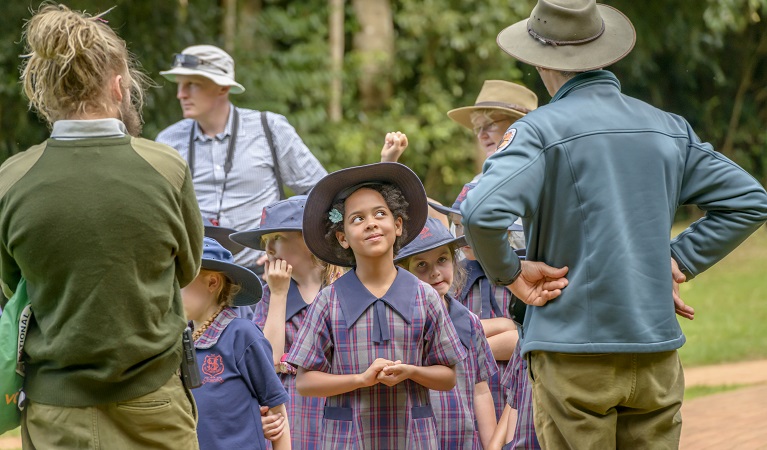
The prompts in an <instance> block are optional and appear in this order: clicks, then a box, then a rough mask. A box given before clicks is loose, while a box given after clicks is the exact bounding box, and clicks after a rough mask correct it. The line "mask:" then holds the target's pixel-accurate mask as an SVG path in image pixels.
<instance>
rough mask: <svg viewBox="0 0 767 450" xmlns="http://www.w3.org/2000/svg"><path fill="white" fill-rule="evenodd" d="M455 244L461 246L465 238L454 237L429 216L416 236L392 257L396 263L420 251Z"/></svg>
mask: <svg viewBox="0 0 767 450" xmlns="http://www.w3.org/2000/svg"><path fill="white" fill-rule="evenodd" d="M450 244H456V246H457V247H463V246H465V245H466V238H465V237H463V236H460V237H455V236H453V235H452V234H451V233H450V230H448V229H447V228H445V225H443V224H442V222H440V221H439V220H437V219H435V218H433V217H429V218H428V219H426V224H425V225H424V227H423V229H422V230H421V232H420V233H419V234H418V237H416V238H415V239H413V240H412V241H411V242H410V243H409V244H407V245H406V246H404V247H402V249H400V251H399V253H397V256H396V257H395V258H394V262H395V263H398V262H400V261H402V260H404V259H406V258H409V257H411V256H413V255H418V254H420V253H425V252H428V251H430V250H434V249H435V248H439V247H442V246H443V245H450Z"/></svg>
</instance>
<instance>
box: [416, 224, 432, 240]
mask: <svg viewBox="0 0 767 450" xmlns="http://www.w3.org/2000/svg"><path fill="white" fill-rule="evenodd" d="M429 237H431V231H429V227H423V230H421V233H419V234H418V238H419V239H421V240H424V239H426V238H429Z"/></svg>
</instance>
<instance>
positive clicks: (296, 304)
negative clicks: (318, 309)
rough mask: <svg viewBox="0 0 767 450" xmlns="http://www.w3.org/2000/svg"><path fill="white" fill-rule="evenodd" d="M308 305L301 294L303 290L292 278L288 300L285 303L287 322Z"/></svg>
mask: <svg viewBox="0 0 767 450" xmlns="http://www.w3.org/2000/svg"><path fill="white" fill-rule="evenodd" d="M308 306H309V305H308V304H307V303H306V302H305V301H304V298H303V297H302V296H301V291H299V290H298V285H297V284H296V282H295V281H293V280H292V279H291V280H290V288H289V289H288V300H287V303H286V304H285V322H287V321H289V320H290V319H292V318H293V316H295V315H296V314H298V313H300V312H301V311H302V310H303V309H304V308H306V307H308Z"/></svg>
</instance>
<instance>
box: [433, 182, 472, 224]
mask: <svg viewBox="0 0 767 450" xmlns="http://www.w3.org/2000/svg"><path fill="white" fill-rule="evenodd" d="M476 186H477V183H473V182H469V183H466V184H464V185H463V188H461V192H460V193H459V194H458V197H456V198H455V201H454V202H453V205H452V206H445V205H440V204H437V203H434V202H429V206H431V207H432V208H434V209H435V210H437V211H439V212H441V213H442V214H444V215H446V216H448V215H450V214H457V215H459V216H460V215H461V209H460V208H461V203H463V201H464V200H466V195H467V194H468V193H469V191H470V190H472V189H474V188H475V187H476Z"/></svg>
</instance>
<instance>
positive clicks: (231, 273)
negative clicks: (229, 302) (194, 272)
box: [202, 258, 264, 306]
mask: <svg viewBox="0 0 767 450" xmlns="http://www.w3.org/2000/svg"><path fill="white" fill-rule="evenodd" d="M202 268H203V269H208V270H215V271H217V272H223V273H225V274H226V276H227V277H229V278H230V279H231V280H232V281H234V282H235V283H237V284H239V285H240V288H241V289H240V292H238V293H237V295H236V296H235V297H234V301H233V305H234V306H248V305H255V304H256V303H258V302H259V301H260V300H261V296H262V295H263V292H264V291H263V288H262V287H261V281H259V279H258V275H256V274H255V273H253V272H251V271H250V270H248V269H246V268H244V267H242V266H238V265H237V264H230V263H227V262H223V261H219V260H217V259H206V258H203V259H202Z"/></svg>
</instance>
